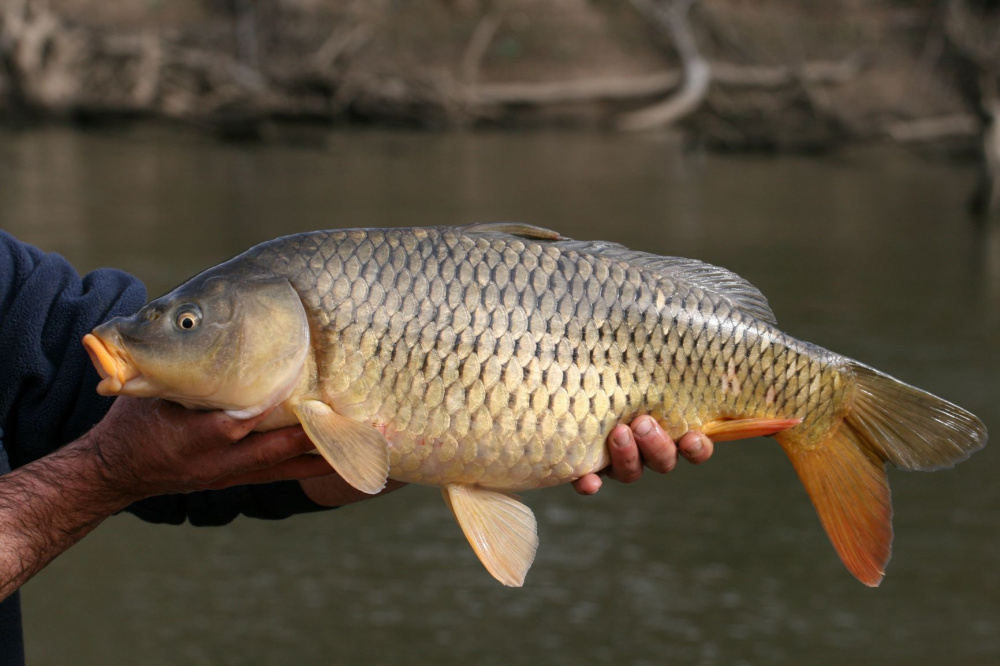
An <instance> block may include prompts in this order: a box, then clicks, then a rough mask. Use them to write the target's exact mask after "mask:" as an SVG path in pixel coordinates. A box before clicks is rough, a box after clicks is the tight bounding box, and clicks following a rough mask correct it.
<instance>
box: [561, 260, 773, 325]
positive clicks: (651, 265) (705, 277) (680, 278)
mask: <svg viewBox="0 0 1000 666" xmlns="http://www.w3.org/2000/svg"><path fill="white" fill-rule="evenodd" d="M558 245H559V247H561V248H563V249H565V250H571V251H574V252H580V253H582V254H595V255H600V256H602V257H608V258H609V259H616V260H618V261H624V262H626V263H628V264H631V265H632V266H635V267H636V268H639V269H642V270H644V271H649V272H651V273H655V274H657V275H659V276H661V277H664V278H667V279H669V280H674V281H677V282H684V283H686V284H689V285H691V286H694V287H698V288H699V289H701V290H703V291H708V292H711V293H714V294H718V295H719V296H722V297H723V298H725V299H726V300H728V301H729V302H730V303H731V304H732V306H733V307H734V308H736V309H738V310H740V311H741V312H745V313H747V314H749V315H751V316H753V317H754V318H756V319H759V320H761V321H764V322H767V323H769V324H774V325H777V321H775V317H774V312H772V311H771V306H770V305H768V302H767V298H766V297H765V296H764V294H762V293H760V290H759V289H757V287H755V286H753V285H752V284H750V283H749V282H747V281H746V280H745V279H743V278H741V277H740V276H739V275H737V274H736V273H734V272H732V271H730V270H727V269H725V268H721V267H719V266H713V265H712V264H706V263H705V262H703V261H698V260H697V259H685V258H684V257H661V256H660V255H658V254H649V253H648V252H637V251H636V250H630V249H628V248H627V247H625V246H624V245H619V244H618V243H610V242H607V241H564V242H560V243H558Z"/></svg>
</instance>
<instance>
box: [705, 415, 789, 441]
mask: <svg viewBox="0 0 1000 666" xmlns="http://www.w3.org/2000/svg"><path fill="white" fill-rule="evenodd" d="M800 423H802V419H720V420H717V421H709V422H708V423H706V424H704V425H703V426H702V427H701V431H702V432H703V433H705V434H706V435H708V438H709V439H711V440H712V441H713V442H728V441H730V440H734V439H747V438H748V437H763V436H765V435H773V434H775V433H777V432H782V431H784V430H788V429H789V428H794V427H795V426H797V425H798V424H800Z"/></svg>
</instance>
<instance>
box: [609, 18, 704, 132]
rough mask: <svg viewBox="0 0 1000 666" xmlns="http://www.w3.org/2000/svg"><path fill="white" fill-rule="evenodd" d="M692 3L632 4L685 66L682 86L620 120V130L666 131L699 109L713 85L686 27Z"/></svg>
mask: <svg viewBox="0 0 1000 666" xmlns="http://www.w3.org/2000/svg"><path fill="white" fill-rule="evenodd" d="M694 2H695V0H676V1H675V2H671V3H670V4H667V5H664V4H662V3H660V4H653V2H652V0H632V5H633V6H634V7H635V8H636V9H637V10H638V11H639V13H640V14H642V15H643V16H644V17H645V18H646V19H647V20H649V21H650V22H652V23H653V24H654V25H656V26H657V27H658V28H659V29H660V30H662V31H664V32H665V33H667V34H668V35H669V36H670V38H671V40H672V41H673V44H674V48H675V49H677V53H678V55H679V56H680V58H681V63H682V64H683V66H684V83H683V85H681V88H680V89H679V90H678V91H677V92H676V93H674V94H673V95H672V96H670V97H669V98H667V99H666V100H664V101H662V102H659V103H657V104H654V105H653V106H650V107H647V108H645V109H640V110H639V111H633V112H631V113H627V114H624V115H623V116H621V117H620V118H619V120H618V123H617V125H618V128H619V129H622V130H626V131H643V130H650V129H655V128H659V127H666V126H667V125H670V124H672V123H675V122H677V121H678V120H680V119H681V118H683V117H684V116H686V115H688V114H690V113H692V112H694V111H696V110H697V109H698V107H699V106H701V102H702V100H704V99H705V95H706V94H707V93H708V87H709V85H710V84H711V82H712V69H711V67H710V66H709V64H708V61H707V60H705V59H704V58H703V57H702V55H701V53H700V52H699V51H698V45H697V44H696V43H695V40H694V34H693V33H692V32H691V26H690V24H689V23H688V11H689V9H690V8H691V5H692V4H694Z"/></svg>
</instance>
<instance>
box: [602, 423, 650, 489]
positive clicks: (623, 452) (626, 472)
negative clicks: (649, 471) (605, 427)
mask: <svg viewBox="0 0 1000 666" xmlns="http://www.w3.org/2000/svg"><path fill="white" fill-rule="evenodd" d="M608 451H609V452H610V453H611V470H610V471H609V472H608V475H609V476H610V477H611V478H613V479H617V480H619V481H621V482H622V483H632V482H633V481H638V480H639V477H641V476H642V459H641V458H639V447H638V446H636V443H635V437H634V436H633V434H632V430H631V429H630V428H629V427H628V426H624V425H617V426H615V428H614V430H612V431H611V434H610V435H608Z"/></svg>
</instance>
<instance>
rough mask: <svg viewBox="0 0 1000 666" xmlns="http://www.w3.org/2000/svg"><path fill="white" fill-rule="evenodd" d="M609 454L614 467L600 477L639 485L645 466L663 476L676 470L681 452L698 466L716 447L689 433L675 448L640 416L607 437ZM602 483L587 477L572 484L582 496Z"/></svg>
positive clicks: (660, 430)
mask: <svg viewBox="0 0 1000 666" xmlns="http://www.w3.org/2000/svg"><path fill="white" fill-rule="evenodd" d="M607 446H608V451H609V452H610V454H611V464H610V465H609V466H608V467H607V468H605V470H602V471H601V472H600V474H606V475H607V476H609V477H610V478H612V479H617V480H618V481H621V482H622V483H632V482H633V481H638V480H639V477H641V476H642V468H643V463H645V465H646V466H647V467H649V468H650V469H652V470H653V471H655V472H659V473H660V474H666V473H667V472H669V471H671V470H672V469H673V468H674V467H676V466H677V454H678V452H679V453H680V455H681V456H682V457H684V458H685V459H687V461H688V462H691V463H693V464H695V465H700V464H701V463H703V462H705V461H706V460H708V459H709V458H711V457H712V452H713V450H714V445H713V443H712V440H711V439H709V438H708V437H707V436H706V435H704V434H702V433H700V432H697V431H694V430H692V431H690V432H687V433H685V434H684V436H683V437H681V438H680V440H679V441H678V442H677V443H676V444H675V443H674V441H673V440H672V439H671V438H670V436H669V435H667V433H665V432H664V431H663V428H661V427H660V424H658V423H657V422H656V419H654V418H653V417H651V416H639V417H637V418H636V419H635V420H634V421H632V423H631V424H630V425H628V426H626V425H623V424H619V425H617V426H615V428H614V429H613V430H612V431H611V432H610V433H609V434H608V439H607ZM602 483H603V481H602V479H601V476H600V475H599V474H586V475H584V476H581V477H580V478H579V479H577V480H576V481H574V482H573V488H574V489H575V490H576V492H578V493H580V494H581V495H593V494H594V493H596V492H597V491H598V490H600V488H601V485H602Z"/></svg>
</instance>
